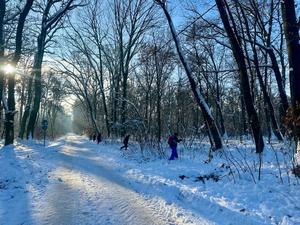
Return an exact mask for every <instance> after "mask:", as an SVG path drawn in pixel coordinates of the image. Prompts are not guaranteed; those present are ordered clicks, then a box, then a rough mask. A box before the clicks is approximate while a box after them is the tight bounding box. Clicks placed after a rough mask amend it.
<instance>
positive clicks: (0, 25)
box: [0, 0, 6, 132]
mask: <svg viewBox="0 0 300 225" xmlns="http://www.w3.org/2000/svg"><path fill="white" fill-rule="evenodd" d="M5 12H6V0H0V65H1V66H3V65H4V63H5V58H4V48H5V47H4V46H5V38H4V16H5ZM3 90H4V71H3V70H0V119H1V121H2V120H3V118H2V116H3V114H2V112H3V104H2V100H4V98H3V97H4V96H3V94H4V93H3ZM1 127H2V122H1V123H0V128H1ZM0 132H1V129H0Z"/></svg>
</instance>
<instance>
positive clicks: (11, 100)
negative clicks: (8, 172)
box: [4, 0, 33, 145]
mask: <svg viewBox="0 0 300 225" xmlns="http://www.w3.org/2000/svg"><path fill="white" fill-rule="evenodd" d="M32 3H33V0H27V1H26V4H25V6H24V8H23V10H22V11H21V13H20V16H19V19H18V25H17V31H16V39H15V41H16V42H15V52H14V57H13V60H12V66H13V67H14V68H16V66H17V64H18V62H19V60H20V58H21V53H22V37H23V28H24V24H25V19H26V17H27V15H28V13H29V11H30V9H31V6H32ZM15 75H16V72H15V71H14V72H13V73H12V74H10V76H9V77H8V98H7V109H6V110H5V143H4V145H9V144H13V142H14V125H15V124H14V119H15V118H14V117H15V113H16V106H15Z"/></svg>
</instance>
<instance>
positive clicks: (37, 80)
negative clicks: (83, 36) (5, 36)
mask: <svg viewBox="0 0 300 225" xmlns="http://www.w3.org/2000/svg"><path fill="white" fill-rule="evenodd" d="M45 39H46V30H42V31H41V33H40V35H39V36H38V47H37V52H36V54H35V57H34V66H33V73H32V75H33V76H34V98H33V106H32V109H31V111H30V115H29V120H28V124H27V129H26V138H27V139H28V138H29V137H31V138H33V137H34V129H35V124H36V119H37V115H38V112H39V109H40V103H41V98H42V80H41V79H42V64H43V58H44V51H45Z"/></svg>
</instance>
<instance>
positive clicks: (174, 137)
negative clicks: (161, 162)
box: [168, 133, 182, 160]
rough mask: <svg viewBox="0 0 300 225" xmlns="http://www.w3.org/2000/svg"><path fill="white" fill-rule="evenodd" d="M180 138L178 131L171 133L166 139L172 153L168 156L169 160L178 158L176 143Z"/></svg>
mask: <svg viewBox="0 0 300 225" xmlns="http://www.w3.org/2000/svg"><path fill="white" fill-rule="evenodd" d="M181 141H182V139H178V133H174V134H173V135H171V136H170V137H169V139H168V144H169V146H170V148H171V150H172V154H171V156H170V158H169V160H174V159H178V153H177V144H178V143H179V142H181Z"/></svg>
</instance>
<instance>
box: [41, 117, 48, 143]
mask: <svg viewBox="0 0 300 225" xmlns="http://www.w3.org/2000/svg"><path fill="white" fill-rule="evenodd" d="M42 129H43V131H44V147H45V146H46V130H47V129H48V120H46V119H43V120H42Z"/></svg>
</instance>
